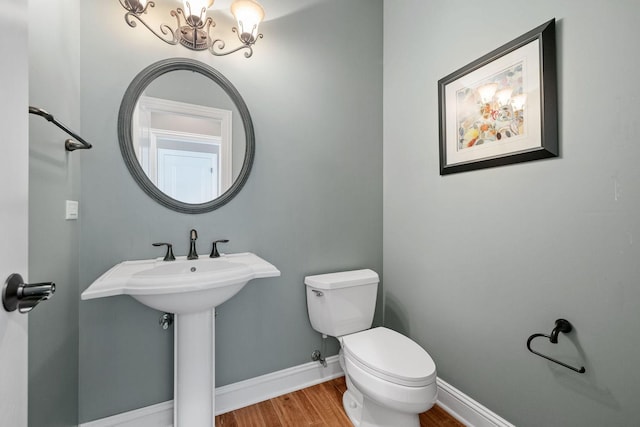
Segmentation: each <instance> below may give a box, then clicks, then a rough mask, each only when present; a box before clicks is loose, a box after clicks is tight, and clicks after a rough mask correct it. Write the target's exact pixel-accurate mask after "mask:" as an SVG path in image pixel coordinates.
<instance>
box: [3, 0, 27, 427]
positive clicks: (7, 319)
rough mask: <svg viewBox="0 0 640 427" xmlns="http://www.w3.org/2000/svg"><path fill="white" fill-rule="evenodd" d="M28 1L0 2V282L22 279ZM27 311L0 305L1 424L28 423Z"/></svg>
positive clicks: (24, 268)
mask: <svg viewBox="0 0 640 427" xmlns="http://www.w3.org/2000/svg"><path fill="white" fill-rule="evenodd" d="M27 3H28V2H26V1H24V0H0V58H2V63H1V64H0V285H2V286H3V287H4V283H5V280H6V279H7V277H8V276H9V275H10V274H11V273H19V274H21V275H22V277H23V278H24V279H25V280H26V279H27V256H28V253H27V228H28V181H27V180H28V177H29V166H28V158H29V138H28V119H29V117H28V92H29V91H28V76H29V68H28V45H27V38H28V34H27V21H26V19H27V18H28V13H27ZM27 334H28V331H27V315H26V314H20V313H18V311H17V310H16V311H13V312H11V313H9V312H7V311H5V310H4V307H3V306H2V304H0V424H2V425H3V426H12V427H25V426H26V425H27V380H28V378H27Z"/></svg>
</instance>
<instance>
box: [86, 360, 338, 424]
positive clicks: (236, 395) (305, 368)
mask: <svg viewBox="0 0 640 427" xmlns="http://www.w3.org/2000/svg"><path fill="white" fill-rule="evenodd" d="M342 375H344V374H343V372H342V368H340V363H339V361H338V356H330V357H327V367H326V368H324V367H322V366H321V365H320V364H319V363H318V362H309V363H305V364H304V365H298V366H294V367H292V368H288V369H284V370H282V371H277V372H273V373H270V374H266V375H262V376H259V377H256V378H251V379H248V380H245V381H240V382H237V383H234V384H229V385H226V386H222V387H218V388H216V397H215V401H216V408H215V411H216V415H220V414H224V413H225V412H229V411H233V410H235V409H239V408H244V407H245V406H249V405H253V404H254V403H258V402H262V401H264V400H269V399H271V398H274V397H276V396H282V395H283V394H286V393H291V392H292V391H296V390H301V389H303V388H307V387H311V386H312V385H316V384H320V383H323V382H325V381H329V380H331V379H333V378H338V377H340V376H342ZM79 427H173V401H171V400H170V401H167V402H163V403H159V404H157V405H152V406H147V407H145V408H140V409H135V410H133V411H129V412H124V413H122V414H118V415H114V416H111V417H107V418H102V419H99V420H96V421H90V422H88V423H84V424H80V426H79Z"/></svg>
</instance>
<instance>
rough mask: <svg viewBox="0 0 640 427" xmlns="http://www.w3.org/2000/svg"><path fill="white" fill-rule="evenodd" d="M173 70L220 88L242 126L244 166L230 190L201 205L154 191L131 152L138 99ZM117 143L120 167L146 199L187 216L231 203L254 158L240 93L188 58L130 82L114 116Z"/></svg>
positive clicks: (150, 68)
mask: <svg viewBox="0 0 640 427" xmlns="http://www.w3.org/2000/svg"><path fill="white" fill-rule="evenodd" d="M176 70H189V71H193V72H196V73H200V74H202V75H204V76H205V77H208V78H209V79H211V80H212V81H213V82H214V83H217V84H218V86H220V87H221V88H222V89H223V90H224V91H225V93H226V94H227V95H229V97H230V98H231V100H232V101H233V103H234V104H235V106H236V108H238V112H239V113H240V117H241V118H242V124H243V126H244V133H245V139H246V147H245V153H244V162H243V163H242V169H241V170H240V173H239V174H238V177H237V178H236V179H235V180H234V181H233V184H231V187H229V188H228V189H227V191H225V192H224V193H222V194H221V195H220V196H218V197H217V198H215V199H213V200H211V201H209V202H205V203H198V204H191V203H185V202H181V201H179V200H176V199H174V198H172V197H169V196H167V195H166V194H165V193H163V192H162V191H160V190H159V189H158V187H156V186H155V185H154V184H153V182H151V180H150V179H149V177H147V174H145V172H144V170H143V169H142V167H141V166H140V163H138V157H137V156H136V153H135V150H134V149H133V138H132V136H131V129H132V118H133V112H134V110H135V108H136V104H137V102H138V98H140V95H141V94H142V92H144V90H145V89H146V87H147V86H148V85H149V84H150V83H151V82H152V81H154V80H155V79H156V78H158V77H160V76H162V75H163V74H166V73H168V72H171V71H176ZM118 140H119V141H120V151H121V153H122V157H123V159H124V163H125V164H126V165H127V169H129V172H130V173H131V175H132V176H133V179H134V180H135V181H136V183H138V185H139V186H140V188H142V190H143V191H144V192H145V193H147V195H149V196H150V197H151V198H152V199H154V200H155V201H156V202H158V203H160V204H161V205H163V206H165V207H167V208H169V209H172V210H174V211H177V212H182V213H188V214H200V213H206V212H211V211H213V210H215V209H218V208H220V207H221V206H223V205H225V204H227V203H228V202H229V201H230V200H231V199H233V198H234V197H235V196H236V195H237V194H238V193H239V192H240V190H241V189H242V187H243V186H244V184H245V183H246V182H247V179H248V178H249V173H250V172H251V166H252V165H253V157H254V155H255V134H254V132H253V122H252V121H251V115H250V114H249V109H248V108H247V106H246V104H245V103H244V100H243V99H242V96H240V93H238V91H237V89H236V88H235V87H234V86H233V84H231V82H230V81H229V80H227V78H226V77H224V76H223V75H222V74H220V72H219V71H217V70H216V69H214V68H212V67H210V66H208V65H207V64H203V63H201V62H199V61H196V60H194V59H190V58H170V59H164V60H161V61H158V62H155V63H153V64H151V65H150V66H148V67H147V68H145V69H144V70H142V71H141V72H140V73H139V74H138V75H137V76H136V77H135V78H134V79H133V81H132V82H131V84H129V87H128V88H127V90H126V92H125V94H124V96H123V98H122V103H121V104H120V112H119V114H118Z"/></svg>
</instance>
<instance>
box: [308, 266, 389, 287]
mask: <svg viewBox="0 0 640 427" xmlns="http://www.w3.org/2000/svg"><path fill="white" fill-rule="evenodd" d="M379 281H380V278H379V277H378V273H376V272H375V271H373V270H369V269H364V270H352V271H341V272H339V273H328V274H317V275H315V276H307V277H305V278H304V283H305V285H308V286H312V287H314V288H318V289H339V288H347V287H350V286H362V285H371V284H377V283H378V282H379Z"/></svg>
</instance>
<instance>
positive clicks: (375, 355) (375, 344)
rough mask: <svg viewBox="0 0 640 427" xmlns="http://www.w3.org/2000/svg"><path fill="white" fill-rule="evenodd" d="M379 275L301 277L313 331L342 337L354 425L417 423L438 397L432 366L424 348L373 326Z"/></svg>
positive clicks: (347, 405) (346, 401) (406, 426)
mask: <svg viewBox="0 0 640 427" xmlns="http://www.w3.org/2000/svg"><path fill="white" fill-rule="evenodd" d="M378 282H379V278H378V274H377V273H376V272H375V271H372V270H355V271H345V272H340V273H330V274H320V275H316V276H307V277H305V280H304V283H305V285H306V287H307V309H308V311H309V319H310V320H311V326H313V329H315V330H316V331H318V332H320V333H322V334H325V335H329V336H333V337H336V338H337V339H338V340H339V341H340V345H341V347H342V348H341V350H340V365H341V366H342V369H343V370H344V372H345V374H346V379H347V391H346V392H345V393H344V396H343V397H342V404H343V406H344V409H345V411H346V412H347V415H348V416H349V418H350V419H351V422H352V423H353V425H354V426H356V427H419V426H420V421H419V418H418V414H419V413H421V412H424V411H426V410H428V409H429V408H431V407H432V406H433V404H434V403H435V401H436V397H437V394H438V393H437V388H436V366H435V364H434V363H433V360H432V359H431V356H429V353H427V352H426V351H425V350H424V349H423V348H422V347H420V346H419V345H418V344H416V343H415V342H414V341H412V340H411V339H409V338H407V337H405V336H404V335H401V334H399V333H397V332H395V331H392V330H390V329H387V328H383V327H380V328H373V329H369V328H370V327H371V323H372V322H373V313H374V310H375V305H376V297H377V293H378Z"/></svg>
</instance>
